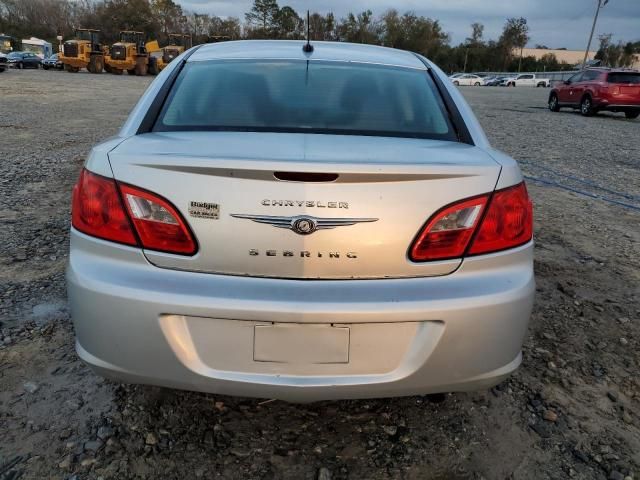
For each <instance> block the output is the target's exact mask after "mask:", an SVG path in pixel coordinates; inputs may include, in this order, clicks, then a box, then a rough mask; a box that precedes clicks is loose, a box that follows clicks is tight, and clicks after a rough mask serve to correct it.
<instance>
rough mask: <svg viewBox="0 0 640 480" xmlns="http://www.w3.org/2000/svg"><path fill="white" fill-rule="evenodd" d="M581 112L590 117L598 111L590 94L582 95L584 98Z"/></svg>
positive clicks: (581, 103) (581, 102)
mask: <svg viewBox="0 0 640 480" xmlns="http://www.w3.org/2000/svg"><path fill="white" fill-rule="evenodd" d="M580 113H581V114H582V115H583V116H585V117H590V116H592V115H594V114H595V113H596V112H595V110H594V109H593V102H592V100H591V97H590V96H589V95H585V96H584V97H582V100H580Z"/></svg>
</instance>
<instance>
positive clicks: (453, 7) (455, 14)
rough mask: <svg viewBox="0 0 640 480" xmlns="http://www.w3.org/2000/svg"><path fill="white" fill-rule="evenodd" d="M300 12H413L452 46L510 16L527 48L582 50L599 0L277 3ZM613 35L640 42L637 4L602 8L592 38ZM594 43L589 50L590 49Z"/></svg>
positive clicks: (237, 4) (198, 4)
mask: <svg viewBox="0 0 640 480" xmlns="http://www.w3.org/2000/svg"><path fill="white" fill-rule="evenodd" d="M176 2H177V3H179V4H181V5H182V7H183V8H185V9H187V10H191V11H196V12H198V13H209V14H214V15H218V16H221V17H226V16H235V17H240V19H242V20H244V13H245V12H246V11H248V10H249V9H250V8H251V5H252V4H253V1H252V0H176ZM278 3H279V5H280V6H281V7H282V6H284V5H289V6H291V7H293V8H294V9H295V10H296V11H298V13H300V14H302V13H303V12H306V10H307V9H310V10H311V11H317V12H320V13H328V12H334V14H335V15H336V17H338V18H340V17H343V16H345V15H346V14H347V13H349V12H350V11H352V12H354V13H357V12H360V11H363V10H366V9H370V10H372V11H373V12H374V14H376V15H378V14H381V13H383V12H384V11H385V10H387V9H389V8H395V9H397V10H398V11H400V12H401V13H402V12H405V11H414V12H415V13H417V14H418V15H424V16H427V17H430V18H433V19H437V20H440V22H441V23H442V25H443V27H444V30H445V31H446V32H447V33H449V34H450V35H451V41H452V44H453V45H456V44H458V43H460V42H462V41H464V39H465V38H466V37H467V36H469V34H470V30H471V27H470V26H469V25H470V24H471V23H473V22H480V23H482V24H484V26H485V39H497V38H498V37H499V36H500V32H501V31H502V26H503V25H504V21H505V19H506V18H508V17H525V18H526V19H527V21H528V24H529V35H530V37H531V40H530V41H529V45H528V46H530V47H533V46H535V45H536V44H541V45H546V46H547V47H549V48H560V47H564V48H568V49H570V50H581V49H582V50H583V49H584V48H585V47H586V43H587V40H588V37H589V32H590V30H591V24H592V22H593V16H594V14H595V11H596V6H597V0H350V1H348V0H347V1H345V0H279V1H278ZM604 33H612V34H613V40H614V42H617V41H618V40H622V41H625V42H626V41H637V40H640V0H609V3H608V4H607V5H606V6H605V7H603V8H602V9H601V10H600V16H599V18H598V24H597V26H596V31H595V34H594V44H595V46H596V47H597V44H598V40H597V39H598V35H600V34H604ZM593 46H594V45H592V49H593Z"/></svg>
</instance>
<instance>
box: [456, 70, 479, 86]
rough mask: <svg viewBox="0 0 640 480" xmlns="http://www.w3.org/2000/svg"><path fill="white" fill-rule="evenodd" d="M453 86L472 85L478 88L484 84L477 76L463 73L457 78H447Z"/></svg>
mask: <svg viewBox="0 0 640 480" xmlns="http://www.w3.org/2000/svg"><path fill="white" fill-rule="evenodd" d="M449 78H450V79H451V81H452V82H453V84H454V85H457V86H459V85H466V86H469V85H473V86H474V87H479V86H480V85H482V84H483V83H484V79H483V78H482V77H481V76H479V75H474V74H472V73H465V74H462V75H460V76H458V77H449Z"/></svg>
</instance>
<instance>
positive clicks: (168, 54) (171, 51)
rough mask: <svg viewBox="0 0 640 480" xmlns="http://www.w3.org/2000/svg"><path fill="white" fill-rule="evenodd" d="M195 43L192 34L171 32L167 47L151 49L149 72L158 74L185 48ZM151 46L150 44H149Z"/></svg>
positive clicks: (187, 48)
mask: <svg viewBox="0 0 640 480" xmlns="http://www.w3.org/2000/svg"><path fill="white" fill-rule="evenodd" d="M192 45H193V43H192V40H191V35H187V34H183V33H170V34H169V44H168V45H167V46H165V47H162V48H159V47H158V49H156V50H150V51H149V53H150V54H151V58H150V59H149V61H150V63H149V73H151V74H152V75H156V74H157V73H158V72H160V71H162V70H163V69H164V68H165V67H166V66H167V65H169V63H171V62H172V61H173V60H174V59H175V58H176V57H178V56H179V55H180V54H181V53H182V52H184V51H185V50H189V49H190V48H191V47H192ZM148 46H149V45H148Z"/></svg>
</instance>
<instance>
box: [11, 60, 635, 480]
mask: <svg viewBox="0 0 640 480" xmlns="http://www.w3.org/2000/svg"><path fill="white" fill-rule="evenodd" d="M148 81H149V80H148V79H146V78H137V77H127V76H124V77H116V76H110V75H106V74H105V75H101V76H90V75H88V74H76V75H71V74H67V73H62V72H52V71H49V72H44V71H10V72H6V73H3V74H0V136H1V141H0V154H1V155H0V162H1V163H0V172H1V174H0V225H1V228H0V265H1V268H0V479H1V480H9V479H12V480H13V479H17V478H21V479H42V478H52V479H67V478H70V479H99V478H101V479H105V480H106V479H123V478H140V479H142V478H148V479H152V478H153V479H160V478H162V479H164V478H169V479H171V478H180V479H185V478H189V479H191V478H213V477H215V478H217V477H220V478H246V479H254V478H255V479H276V478H278V479H279V478H287V479H316V478H320V479H322V480H327V479H331V478H333V479H346V478H350V479H360V478H367V479H379V478H404V479H440V480H445V479H447V480H448V479H567V478H578V479H614V480H618V479H619V480H624V479H625V478H636V479H638V478H640V375H639V373H640V348H639V347H640V248H639V245H640V221H639V216H640V121H638V120H635V121H630V120H626V119H624V118H623V117H620V116H612V115H600V116H598V117H595V118H582V117H581V116H579V115H577V114H574V113H570V112H563V113H557V114H554V113H551V112H549V111H547V110H546V109H545V108H544V107H545V101H546V96H547V94H548V90H544V89H524V88H515V89H505V88H489V87H487V88H480V87H476V88H474V87H468V88H467V89H465V90H464V92H465V95H466V96H467V97H468V99H469V101H470V102H471V104H472V106H473V107H474V109H475V111H476V113H477V115H478V117H479V118H480V121H481V122H482V124H483V125H484V127H485V128H486V131H487V134H488V135H489V137H490V139H491V140H492V142H493V144H494V145H495V146H497V147H498V148H500V149H502V150H504V151H506V152H507V153H509V154H511V155H513V156H514V157H515V158H517V159H519V160H520V161H521V162H522V163H521V164H522V167H523V169H524V171H525V173H526V175H527V177H528V178H529V187H530V191H531V193H532V196H533V199H534V202H535V209H536V239H537V242H536V271H537V280H538V292H537V300H536V306H535V311H534V314H533V318H532V321H531V327H530V330H529V335H528V337H527V339H526V343H525V346H524V364H523V366H522V368H521V369H520V370H519V371H518V372H517V373H516V374H515V375H514V376H513V377H512V378H510V379H509V380H508V381H506V382H504V383H503V384H501V385H499V386H498V387H496V388H494V389H492V390H491V391H485V392H477V393H473V394H454V395H447V396H446V399H445V401H444V402H441V403H436V402H433V401H429V400H428V399H425V398H422V397H410V398H399V399H385V400H367V401H348V402H322V403H317V404H310V405H291V404H286V403H283V402H278V401H276V402H268V403H263V402H262V401H260V400H251V399H241V398H228V397H221V396H216V395H203V394H197V393H189V392H177V391H165V390H159V389H153V388H147V387H138V386H124V385H117V384H113V383H110V382H108V381H104V380H102V379H100V378H98V377H96V376H94V375H93V374H92V373H91V372H90V371H89V369H88V368H87V367H85V366H84V365H83V364H82V363H81V362H80V361H79V360H78V358H77V357H76V355H75V352H74V346H73V330H72V327H71V325H70V322H69V316H68V312H67V309H66V304H65V302H66V301H65V286H64V277H63V272H64V267H65V261H66V256H67V250H68V235H67V230H68V228H69V199H70V192H71V188H72V185H73V183H74V182H75V180H76V178H77V175H78V172H79V170H80V168H81V165H82V162H83V159H84V156H85V155H86V153H87V152H88V151H89V148H90V147H91V145H92V144H93V143H95V142H97V141H99V140H100V139H103V138H105V137H107V136H109V135H111V134H113V133H114V132H116V130H117V129H118V127H119V126H120V125H121V123H122V122H123V120H124V119H125V117H126V115H127V113H128V111H129V110H130V108H131V107H132V106H133V104H134V102H135V100H136V99H137V98H138V96H139V95H140V94H141V93H142V91H143V89H144V88H145V86H146V85H147V83H148Z"/></svg>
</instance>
